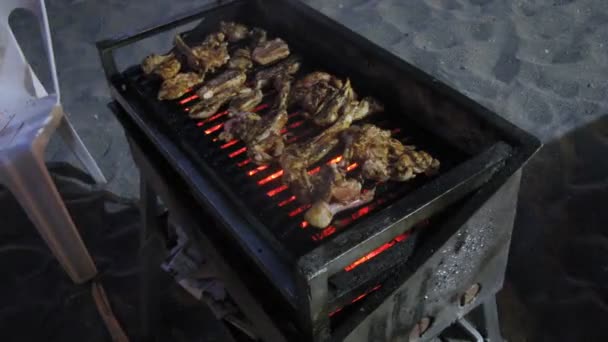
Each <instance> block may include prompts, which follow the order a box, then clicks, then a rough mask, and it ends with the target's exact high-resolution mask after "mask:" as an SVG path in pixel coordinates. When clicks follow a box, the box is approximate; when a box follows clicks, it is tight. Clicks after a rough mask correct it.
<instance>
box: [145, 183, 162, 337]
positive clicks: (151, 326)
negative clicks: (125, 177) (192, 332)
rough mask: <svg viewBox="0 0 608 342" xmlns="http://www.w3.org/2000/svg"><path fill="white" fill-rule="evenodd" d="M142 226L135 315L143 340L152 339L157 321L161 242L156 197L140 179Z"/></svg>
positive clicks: (158, 318) (159, 303) (159, 313)
mask: <svg viewBox="0 0 608 342" xmlns="http://www.w3.org/2000/svg"><path fill="white" fill-rule="evenodd" d="M140 200H141V217H142V227H141V232H140V254H139V263H140V267H141V273H140V298H139V300H140V302H139V316H140V319H141V321H140V324H141V326H140V329H141V335H142V338H143V339H144V340H154V339H155V336H158V334H157V328H158V327H159V326H160V321H161V310H160V305H161V294H160V284H161V281H162V279H161V268H160V264H161V263H162V261H163V256H164V253H163V251H164V249H165V242H164V239H163V236H162V234H161V230H162V225H161V221H160V218H159V216H158V213H159V209H158V198H157V195H156V193H155V192H154V191H153V190H152V188H151V187H150V186H149V185H148V184H146V181H145V180H144V179H140Z"/></svg>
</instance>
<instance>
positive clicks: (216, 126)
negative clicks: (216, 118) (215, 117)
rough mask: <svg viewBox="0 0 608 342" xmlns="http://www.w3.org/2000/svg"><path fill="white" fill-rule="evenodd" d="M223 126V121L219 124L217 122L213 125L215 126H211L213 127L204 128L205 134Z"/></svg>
mask: <svg viewBox="0 0 608 342" xmlns="http://www.w3.org/2000/svg"><path fill="white" fill-rule="evenodd" d="M223 126H224V124H223V123H221V124H219V125H215V126H213V127H211V128H209V129H206V130H205V134H206V135H209V134H211V133H213V132H216V131H218V130H219V129H221V128H222V127H223Z"/></svg>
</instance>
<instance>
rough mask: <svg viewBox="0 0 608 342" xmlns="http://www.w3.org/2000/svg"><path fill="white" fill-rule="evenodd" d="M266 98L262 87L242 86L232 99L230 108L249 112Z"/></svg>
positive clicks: (235, 110)
mask: <svg viewBox="0 0 608 342" xmlns="http://www.w3.org/2000/svg"><path fill="white" fill-rule="evenodd" d="M263 99H264V94H263V93H262V91H261V90H260V89H253V88H242V89H241V90H239V92H238V94H236V95H235V96H234V98H233V99H232V100H231V101H230V106H229V108H230V110H231V111H233V112H249V111H252V110H253V109H254V108H255V107H257V106H258V105H259V104H260V103H262V100H263Z"/></svg>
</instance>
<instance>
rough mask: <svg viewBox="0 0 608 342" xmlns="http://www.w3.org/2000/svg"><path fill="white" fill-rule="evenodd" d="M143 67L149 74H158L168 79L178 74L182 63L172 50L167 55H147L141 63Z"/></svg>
mask: <svg viewBox="0 0 608 342" xmlns="http://www.w3.org/2000/svg"><path fill="white" fill-rule="evenodd" d="M141 67H142V69H143V71H144V73H146V74H147V75H150V74H156V75H159V76H160V77H161V78H162V79H163V80H166V79H169V78H172V77H174V76H175V75H177V73H179V70H180V69H181V67H182V64H181V63H180V61H179V60H178V59H177V57H176V56H175V54H174V53H173V52H170V53H168V54H166V55H156V54H152V55H150V56H148V57H146V58H145V59H144V60H143V62H142V63H141Z"/></svg>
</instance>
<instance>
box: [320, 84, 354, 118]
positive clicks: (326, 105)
mask: <svg viewBox="0 0 608 342" xmlns="http://www.w3.org/2000/svg"><path fill="white" fill-rule="evenodd" d="M353 97H354V93H353V88H352V87H351V85H350V80H346V83H344V85H343V86H342V88H341V89H340V90H339V91H335V92H332V94H328V95H327V96H325V99H323V101H322V102H321V104H319V106H318V107H317V110H316V111H315V112H313V113H311V116H312V120H313V122H314V123H315V124H317V125H319V126H328V125H331V124H333V123H334V122H336V120H338V117H339V116H340V115H341V114H342V113H343V112H344V107H345V106H347V105H348V104H349V103H350V102H351V101H353Z"/></svg>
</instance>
